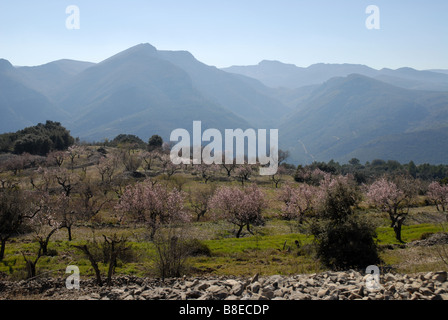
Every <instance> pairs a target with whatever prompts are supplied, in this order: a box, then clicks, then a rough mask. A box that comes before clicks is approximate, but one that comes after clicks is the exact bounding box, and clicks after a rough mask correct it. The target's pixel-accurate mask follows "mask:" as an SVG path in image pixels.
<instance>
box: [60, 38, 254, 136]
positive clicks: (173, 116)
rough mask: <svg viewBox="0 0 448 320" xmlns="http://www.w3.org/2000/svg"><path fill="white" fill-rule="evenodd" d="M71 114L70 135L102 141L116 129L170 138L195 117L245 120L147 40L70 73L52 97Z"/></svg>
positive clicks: (235, 123) (212, 122) (237, 123)
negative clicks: (201, 88) (203, 90)
mask: <svg viewBox="0 0 448 320" xmlns="http://www.w3.org/2000/svg"><path fill="white" fill-rule="evenodd" d="M52 98H53V100H54V101H56V103H57V104H58V105H59V106H60V107H61V108H63V109H64V110H65V111H67V112H69V113H70V114H71V115H72V120H71V122H69V123H68V127H69V128H71V131H72V132H73V134H74V135H75V136H77V135H79V136H81V137H83V138H85V139H95V140H101V139H103V138H113V137H114V136H116V135H117V134H120V133H130V134H135V135H138V136H139V137H141V138H143V139H148V138H149V136H151V135H152V134H160V135H161V136H163V137H164V139H169V134H170V133H171V131H172V130H174V129H177V128H186V129H189V128H191V126H192V123H193V121H194V120H202V122H203V124H204V127H206V126H207V127H214V128H224V127H230V128H232V127H248V126H249V123H248V122H247V121H245V120H244V119H242V118H241V117H238V116H237V115H235V114H233V113H232V112H230V111H229V110H228V109H226V108H225V107H224V106H222V105H220V104H218V103H217V102H216V101H213V100H210V99H207V98H206V97H204V95H202V94H201V92H200V91H199V90H198V89H197V88H196V87H195V85H194V83H193V81H192V79H191V77H190V76H189V74H188V73H187V72H185V71H184V70H183V69H181V68H179V67H178V66H176V65H175V64H173V63H171V62H169V61H167V60H166V59H162V58H160V57H159V54H158V52H157V50H156V49H155V48H154V47H152V46H151V45H139V46H136V47H133V48H130V49H128V50H126V51H124V52H121V53H119V54H117V55H114V56H113V57H110V58H108V59H106V60H104V61H102V62H101V63H98V64H97V65H95V66H93V67H90V68H88V69H86V70H85V71H83V72H81V73H80V74H78V75H76V76H75V77H73V78H72V79H71V80H70V81H69V82H67V83H66V85H65V86H63V87H62V88H60V89H59V90H58V92H57V93H56V94H54V95H53V96H52Z"/></svg>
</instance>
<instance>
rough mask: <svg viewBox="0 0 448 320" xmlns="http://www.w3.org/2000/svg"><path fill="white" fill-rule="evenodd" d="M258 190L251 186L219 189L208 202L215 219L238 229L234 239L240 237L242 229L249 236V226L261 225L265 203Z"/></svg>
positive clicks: (256, 187) (255, 186)
mask: <svg viewBox="0 0 448 320" xmlns="http://www.w3.org/2000/svg"><path fill="white" fill-rule="evenodd" d="M264 197H265V195H264V194H263V192H262V191H261V190H260V188H259V187H258V186H257V185H255V184H253V185H251V186H248V187H246V188H239V187H227V186H224V187H221V188H219V189H217V190H216V192H215V194H214V196H213V197H212V198H211V200H210V207H211V208H212V209H213V210H214V212H215V216H216V217H217V218H223V219H225V220H227V221H228V222H230V223H232V224H234V225H236V226H237V227H238V228H239V229H238V231H237V232H236V237H237V238H239V237H240V236H241V232H242V230H243V228H244V227H246V228H247V231H248V232H249V233H251V234H253V233H252V231H251V230H250V225H261V224H263V222H264V221H263V217H262V211H263V209H264V208H265V207H266V205H267V202H266V200H265V199H264Z"/></svg>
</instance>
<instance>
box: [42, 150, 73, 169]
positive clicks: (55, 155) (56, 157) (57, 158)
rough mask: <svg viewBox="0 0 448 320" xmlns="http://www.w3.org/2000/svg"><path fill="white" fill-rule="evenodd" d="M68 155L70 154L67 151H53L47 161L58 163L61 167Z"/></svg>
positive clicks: (52, 163)
mask: <svg viewBox="0 0 448 320" xmlns="http://www.w3.org/2000/svg"><path fill="white" fill-rule="evenodd" d="M67 155H68V154H67V152H65V151H52V152H50V153H49V154H48V155H47V163H48V164H49V165H56V166H58V167H59V168H60V167H61V166H62V164H63V163H64V160H65V158H66V157H67Z"/></svg>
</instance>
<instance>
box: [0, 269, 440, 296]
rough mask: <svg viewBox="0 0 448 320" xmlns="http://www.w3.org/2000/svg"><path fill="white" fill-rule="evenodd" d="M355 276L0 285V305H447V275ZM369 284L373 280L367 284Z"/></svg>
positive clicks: (42, 281)
mask: <svg viewBox="0 0 448 320" xmlns="http://www.w3.org/2000/svg"><path fill="white" fill-rule="evenodd" d="M368 277H371V276H370V275H367V276H366V275H364V274H362V273H359V272H357V271H353V270H350V271H346V272H325V273H319V274H305V275H296V276H279V275H274V276H269V277H259V276H258V275H255V276H254V277H252V278H236V277H206V278H200V277H195V278H177V279H165V281H162V280H158V279H149V278H136V277H130V276H123V277H118V278H116V279H114V283H113V284H112V285H111V286H104V287H98V286H96V285H95V283H94V281H93V280H81V282H80V288H79V290H76V289H71V290H69V289H67V288H66V287H65V279H40V280H33V281H28V282H27V281H20V282H8V281H1V282H0V299H6V300H13V299H22V300H24V299H25V300H31V299H39V300H48V299H51V300H182V299H183V300H192V299H199V300H224V299H227V300H357V299H362V300H448V281H447V273H446V272H444V271H440V272H429V273H420V274H413V275H403V274H392V273H386V274H383V275H380V278H379V280H380V287H379V288H377V289H369V288H371V287H370V286H369V285H368V280H369V279H368ZM370 280H371V279H370Z"/></svg>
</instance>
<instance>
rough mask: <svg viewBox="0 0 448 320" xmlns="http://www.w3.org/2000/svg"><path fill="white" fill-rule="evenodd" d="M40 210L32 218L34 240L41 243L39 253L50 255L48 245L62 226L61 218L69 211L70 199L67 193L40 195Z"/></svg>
mask: <svg viewBox="0 0 448 320" xmlns="http://www.w3.org/2000/svg"><path fill="white" fill-rule="evenodd" d="M39 202H40V210H39V211H38V212H37V213H36V214H34V215H33V216H32V217H30V222H29V224H30V226H31V227H32V229H33V233H34V238H35V239H36V240H37V242H38V243H39V247H40V249H39V252H41V253H42V255H44V256H45V255H47V254H48V243H49V242H50V238H51V237H52V236H53V234H54V233H55V232H56V231H58V230H59V229H60V227H61V225H62V222H61V216H62V213H63V212H64V211H65V210H68V197H67V195H66V194H65V193H61V194H59V195H56V196H51V195H50V194H48V193H44V192H42V193H40V194H39Z"/></svg>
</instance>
